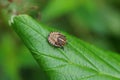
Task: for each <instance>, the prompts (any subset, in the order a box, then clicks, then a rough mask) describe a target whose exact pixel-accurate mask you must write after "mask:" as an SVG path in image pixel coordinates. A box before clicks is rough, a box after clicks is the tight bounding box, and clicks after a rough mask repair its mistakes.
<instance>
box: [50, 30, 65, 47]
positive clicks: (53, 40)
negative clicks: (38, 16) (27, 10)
mask: <svg viewBox="0 0 120 80" xmlns="http://www.w3.org/2000/svg"><path fill="white" fill-rule="evenodd" d="M48 41H49V43H50V44H52V45H53V46H56V47H63V46H64V45H65V44H66V37H65V36H64V35H63V34H61V33H59V32H51V33H50V34H49V36H48Z"/></svg>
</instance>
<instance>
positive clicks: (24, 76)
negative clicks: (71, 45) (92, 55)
mask: <svg viewBox="0 0 120 80" xmlns="http://www.w3.org/2000/svg"><path fill="white" fill-rule="evenodd" d="M22 13H26V14H29V15H31V16H32V17H33V18H35V19H36V20H38V21H39V22H42V23H44V24H47V25H48V26H51V27H54V28H57V29H59V30H63V31H66V32H68V33H70V34H72V35H74V36H76V37H78V38H80V39H82V40H84V41H87V42H89V43H91V44H94V45H97V46H99V47H102V48H104V49H107V50H110V51H114V52H118V53H120V46H119V45H120V37H119V36H120V1H119V0H100V1H96V0H69V1H65V0H0V44H1V45H0V61H1V62H0V80H8V79H9V80H33V79H41V77H42V78H43V79H44V76H39V74H41V75H42V73H41V72H40V70H39V67H38V65H37V64H36V62H35V60H34V59H33V57H32V56H31V54H30V53H29V51H28V50H27V48H26V47H25V46H24V45H23V44H22V42H21V41H20V39H19V38H18V36H17V35H16V34H15V33H14V32H13V31H12V30H11V28H10V27H9V26H8V20H9V18H10V16H11V15H15V14H22Z"/></svg>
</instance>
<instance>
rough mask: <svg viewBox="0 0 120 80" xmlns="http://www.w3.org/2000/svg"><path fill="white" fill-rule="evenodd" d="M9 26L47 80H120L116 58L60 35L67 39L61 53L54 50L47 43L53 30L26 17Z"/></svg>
mask: <svg viewBox="0 0 120 80" xmlns="http://www.w3.org/2000/svg"><path fill="white" fill-rule="evenodd" d="M12 26H13V29H14V30H15V31H16V32H17V34H18V35H19V36H20V37H21V39H22V41H23V42H24V44H25V45H26V46H27V47H28V49H29V50H30V51H31V53H32V55H33V56H34V58H35V59H36V60H37V62H38V64H39V65H40V66H41V68H42V69H43V70H44V71H45V72H46V73H47V75H48V76H49V78H50V80H120V56H119V55H118V54H116V53H112V52H108V51H104V50H101V49H99V48H97V47H95V46H93V45H90V44H88V43H86V42H84V41H82V40H80V39H77V38H75V37H73V36H70V35H68V34H67V33H64V32H61V33H62V34H64V35H65V36H66V37H67V44H66V45H65V46H64V50H63V49H61V48H55V47H53V46H51V45H50V44H49V43H48V41H47V37H48V35H49V33H50V32H51V31H53V30H52V29H48V27H46V26H44V25H41V24H39V23H38V22H36V21H35V20H33V19H32V18H31V17H29V16H27V15H19V16H16V17H14V18H13V21H12Z"/></svg>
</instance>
